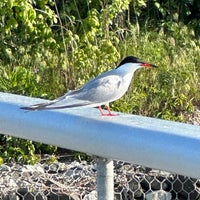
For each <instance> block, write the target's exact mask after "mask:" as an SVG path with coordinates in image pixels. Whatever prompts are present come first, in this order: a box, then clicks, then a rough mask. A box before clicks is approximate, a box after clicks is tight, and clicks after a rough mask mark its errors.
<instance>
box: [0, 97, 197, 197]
mask: <svg viewBox="0 0 200 200" xmlns="http://www.w3.org/2000/svg"><path fill="white" fill-rule="evenodd" d="M43 101H45V100H41V99H36V98H30V97H24V96H20V95H13V94H7V93H0V111H1V112H0V132H1V133H2V134H7V135H12V136H15V137H18V138H24V139H30V140H33V141H38V142H42V143H46V144H52V145H56V146H59V147H62V148H66V149H71V150H76V151H81V152H85V153H88V154H92V155H95V156H96V157H97V190H98V199H99V200H101V199H103V200H107V199H109V200H113V199H114V194H113V185H114V184H113V162H112V161H113V160H122V161H126V162H130V163H135V164H139V165H142V166H146V167H151V168H156V169H161V170H165V171H170V172H173V173H176V174H182V175H185V176H190V177H193V178H200V170H199V166H200V156H199V154H200V127H199V126H194V125H188V124H184V123H177V122H171V121H165V120H159V119H153V118H148V117H142V116H135V115H128V114H123V113H120V115H119V116H115V117H102V116H100V114H99V112H98V110H97V109H92V108H89V109H88V108H73V109H65V110H57V111H34V112H32V111H24V110H21V109H19V107H21V106H26V105H30V104H35V103H41V102H43ZM169 158H170V162H169Z"/></svg>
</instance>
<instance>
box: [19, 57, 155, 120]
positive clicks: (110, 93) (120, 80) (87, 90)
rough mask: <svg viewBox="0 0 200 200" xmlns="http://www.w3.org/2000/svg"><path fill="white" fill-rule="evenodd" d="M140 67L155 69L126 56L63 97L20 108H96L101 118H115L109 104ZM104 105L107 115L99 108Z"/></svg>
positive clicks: (116, 97)
mask: <svg viewBox="0 0 200 200" xmlns="http://www.w3.org/2000/svg"><path fill="white" fill-rule="evenodd" d="M142 67H156V66H155V65H153V64H150V63H147V62H143V61H141V60H140V59H138V58H136V57H134V56H127V57H126V58H124V59H123V60H122V61H121V63H120V64H119V65H118V66H117V67H116V68H115V69H112V70H110V71H107V72H104V73H102V74H100V75H99V76H97V77H95V78H94V79H92V80H90V81H89V82H88V83H86V84H85V85H84V86H83V87H82V88H80V89H78V90H73V91H69V92H68V93H66V94H65V95H63V96H61V97H59V98H57V99H55V100H52V101H50V102H47V103H40V104H35V105H31V106H29V107H21V109H26V110H47V109H48V110H49V109H62V108H72V107H98V108H99V110H100V112H101V115H102V116H115V115H116V114H113V113H111V111H110V107H109V103H110V102H113V101H116V100H117V99H120V98H121V97H122V96H123V95H124V94H125V93H126V91H127V90H128V87H129V85H130V83H131V80H132V77H133V74H134V72H135V71H136V70H137V69H139V68H142ZM102 105H105V106H106V108H107V111H108V113H104V112H103V110H102V108H101V106H102Z"/></svg>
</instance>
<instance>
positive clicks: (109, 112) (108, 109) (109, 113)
mask: <svg viewBox="0 0 200 200" xmlns="http://www.w3.org/2000/svg"><path fill="white" fill-rule="evenodd" d="M106 107H107V111H108V114H107V116H117V115H119V114H114V113H111V111H110V106H109V105H107V106H106Z"/></svg>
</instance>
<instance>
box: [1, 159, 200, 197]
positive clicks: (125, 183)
mask: <svg viewBox="0 0 200 200" xmlns="http://www.w3.org/2000/svg"><path fill="white" fill-rule="evenodd" d="M114 174H115V175H114V184H115V185H114V188H115V189H114V190H115V200H134V199H137V200H140V199H147V200H148V199H153V198H157V199H177V200H181V199H183V200H185V199H188V200H195V199H200V191H199V187H200V181H199V180H197V179H193V178H190V177H184V176H181V175H174V174H171V173H168V172H164V171H159V170H153V169H150V168H144V167H141V166H138V165H133V164H129V163H125V162H121V161H115V162H114ZM161 197H162V198H161ZM163 197H164V198H163ZM0 199H5V200H47V199H48V200H54V199H55V200H68V199H69V200H95V199H97V193H96V164H95V162H91V163H87V162H71V163H67V162H65V163H61V162H58V163H52V164H35V165H20V164H16V163H15V164H14V163H13V164H3V165H1V166H0Z"/></svg>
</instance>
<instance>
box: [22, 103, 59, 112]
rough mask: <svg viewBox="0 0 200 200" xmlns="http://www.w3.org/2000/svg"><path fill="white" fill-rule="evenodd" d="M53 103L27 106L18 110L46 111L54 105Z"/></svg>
mask: <svg viewBox="0 0 200 200" xmlns="http://www.w3.org/2000/svg"><path fill="white" fill-rule="evenodd" d="M54 103H55V102H53V101H52V102H47V103H38V104H34V105H31V106H27V107H21V108H20V109H24V110H32V111H34V110H46V109H49V107H48V106H50V105H52V104H54Z"/></svg>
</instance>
